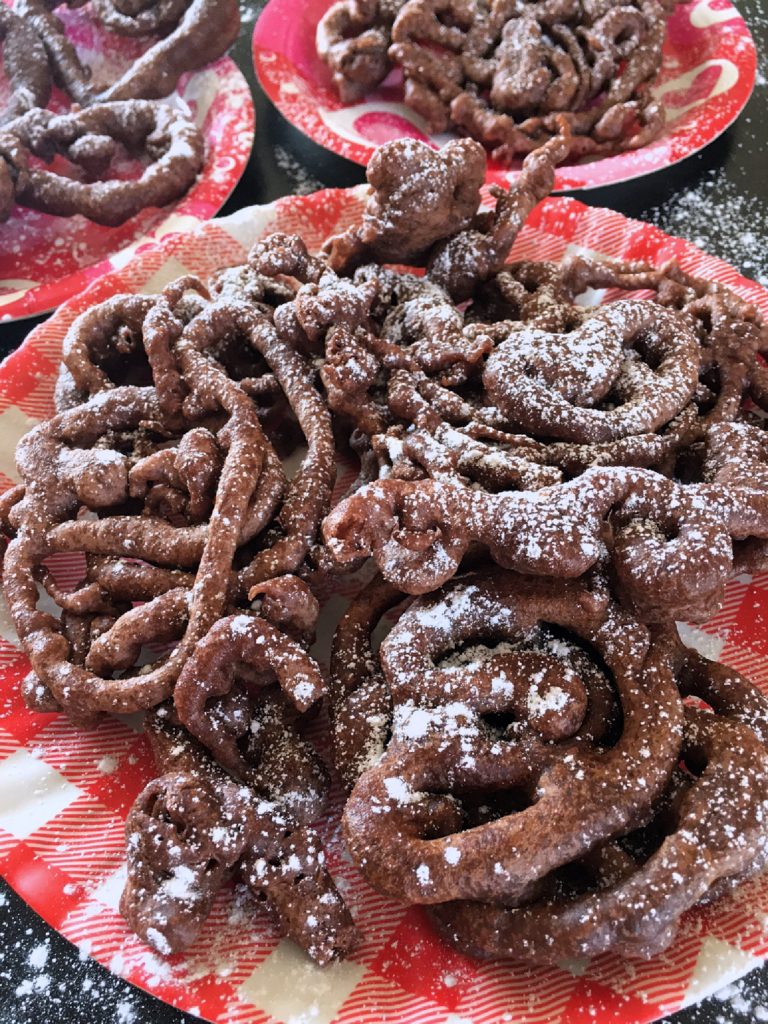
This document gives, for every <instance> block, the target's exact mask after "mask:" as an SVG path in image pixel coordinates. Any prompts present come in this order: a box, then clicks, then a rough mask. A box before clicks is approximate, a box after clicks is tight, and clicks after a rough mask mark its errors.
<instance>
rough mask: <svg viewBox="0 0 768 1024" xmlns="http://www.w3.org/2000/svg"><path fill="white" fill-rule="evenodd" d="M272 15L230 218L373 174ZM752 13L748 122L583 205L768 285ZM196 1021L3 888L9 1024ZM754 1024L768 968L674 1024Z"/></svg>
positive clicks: (764, 65)
mask: <svg viewBox="0 0 768 1024" xmlns="http://www.w3.org/2000/svg"><path fill="white" fill-rule="evenodd" d="M299 3H301V0H297V4H299ZM262 7H263V3H248V0H243V2H242V3H241V11H242V15H243V25H242V31H241V34H240V38H239V40H238V42H237V43H236V44H235V48H234V53H233V56H234V58H235V60H236V61H237V63H238V65H239V66H240V68H241V69H242V70H243V72H244V74H245V75H246V77H247V78H248V81H249V83H250V85H251V87H252V90H253V96H254V103H255V107H256V140H255V143H254V148H253V153H252V156H251V159H250V161H249V163H248V166H247V168H246V171H245V174H244V175H243V177H242V179H241V181H240V183H239V184H238V186H237V188H236V189H235V191H234V192H233V194H232V196H231V197H230V199H229V201H228V202H227V204H226V206H225V207H224V209H223V211H222V213H224V214H226V213H231V212H232V211H234V210H237V209H240V208H241V207H243V206H248V205H251V204H253V203H263V202H269V201H271V200H273V199H275V198H277V197H278V196H281V195H286V194H288V193H292V192H301V193H306V192H312V191H314V190H315V189H317V188H321V187H327V186H335V187H345V186H349V185H356V184H358V183H360V182H362V181H363V180H364V174H363V170H362V168H360V167H358V166H357V165H356V164H353V163H350V162H349V161H348V160H344V159H342V158H340V157H337V156H335V155H334V154H332V153H329V152H327V151H326V150H324V149H321V148H320V147H319V146H317V145H315V143H313V142H311V141H310V140H309V139H307V138H305V137H304V136H303V135H301V134H300V133H299V132H298V131H296V129H294V128H293V127H292V126H291V125H289V124H288V123H287V121H285V119H284V118H283V117H282V116H281V115H280V114H279V113H278V112H277V110H275V108H274V107H273V106H272V105H271V104H270V102H269V100H267V98H266V97H265V95H264V93H263V92H262V90H261V88H260V87H259V85H258V83H257V82H256V81H255V78H254V75H253V69H252V63H251V35H252V32H253V26H254V23H255V21H256V19H257V17H258V14H259V12H260V10H261V8H262ZM740 9H741V12H742V14H743V15H744V17H745V18H746V20H747V22H748V24H749V26H750V28H751V30H752V34H753V36H754V39H755V43H756V46H757V50H758V75H757V85H756V88H755V91H754V94H753V96H752V98H751V100H750V102H749V104H748V105H747V107H746V109H745V110H744V111H743V113H742V114H741V116H740V117H739V119H738V120H737V121H736V123H735V124H734V125H732V126H731V128H729V129H728V131H727V132H725V133H724V134H723V135H721V136H720V138H718V139H717V140H716V141H715V142H713V143H712V144H711V145H710V146H708V147H707V148H706V149H704V150H703V151H702V152H700V153H698V154H696V155H695V156H692V157H689V158H688V159H687V160H684V161H682V162H681V163H679V164H676V165H675V166H673V167H670V168H667V169H666V170H664V171H660V172H657V173H656V174H650V175H647V176H646V177H644V178H638V179H637V180H635V181H630V182H627V183H625V184H621V185H614V186H611V187H607V188H601V189H595V190H592V191H587V192H579V193H577V194H576V196H577V198H579V199H581V200H582V201H583V202H587V203H590V204H591V205H594V206H609V207H612V208H613V209H615V210H619V211H621V212H622V213H624V214H627V215H628V216H632V217H639V218H641V219H643V220H649V221H652V222H653V223H655V224H657V225H658V226H659V227H661V228H662V229H664V230H665V231H668V232H669V233H670V234H675V235H680V236H682V237H684V238H687V239H689V240H691V241H693V242H695V243H696V244H697V245H699V246H701V247H702V248H704V249H706V250H707V251H708V252H710V253H713V254H714V255H716V256H720V257H721V258H723V259H725V260H727V261H728V262H730V263H732V264H733V265H734V266H736V267H737V268H738V269H739V270H740V271H741V272H742V273H743V274H744V275H745V276H746V277H751V278H753V279H755V280H757V281H761V282H762V283H765V284H766V286H768V160H766V152H765V149H766V139H767V138H768V109H767V106H766V99H767V98H768V81H767V79H768V5H766V2H765V0H741V3H740ZM43 319H44V317H38V318H36V319H29V320H22V321H17V322H15V323H10V324H1V325H0V356H4V355H6V354H7V353H8V352H10V351H12V350H13V349H14V348H16V347H17V346H18V345H20V344H21V342H22V341H23V340H24V338H25V337H26V335H27V333H28V332H29V331H30V330H31V329H32V328H33V327H34V326H35V325H36V324H37V323H40V322H41V321H42V320H43ZM195 1019H196V1018H194V1017H191V1016H189V1015H188V1014H185V1013H180V1012H179V1011H177V1010H174V1009H172V1008H170V1007H168V1006H166V1005H165V1004H163V1003H160V1002H158V1001H157V1000H156V999H154V998H153V997H152V996H150V995H147V994H145V993H143V992H140V991H139V990H138V989H136V988H134V987H133V986H131V985H129V984H127V983H126V982H124V981H123V980H122V979H120V978H117V977H115V976H114V975H112V974H110V973H109V972H108V971H106V970H105V969H104V968H103V967H101V966H99V965H98V964H97V963H95V962H94V961H92V960H88V959H83V958H82V957H81V956H80V955H79V953H78V951H77V950H76V949H75V948H74V947H73V946H71V945H70V944H69V943H68V942H67V941H66V940H65V939H63V938H62V937H61V936H60V935H58V934H57V933H55V932H53V931H51V929H50V928H48V927H47V926H46V925H45V923H44V922H43V921H42V920H41V919H40V918H39V917H38V916H37V915H36V914H35V913H34V912H33V911H32V910H30V909H29V907H27V905H26V904H25V903H23V902H22V900H20V899H19V897H18V896H17V895H16V894H15V893H14V892H13V891H12V890H11V889H10V888H9V887H8V886H7V885H6V884H5V882H4V881H2V880H0V1024H54V1022H56V1024H112V1022H114V1024H148V1022H152V1024H192V1022H193V1021H194V1020H195ZM754 1021H768V964H767V965H766V967H764V968H758V969H757V970H755V971H753V972H752V973H751V974H750V975H748V976H747V978H746V979H745V980H744V981H742V982H741V983H740V984H739V985H738V986H736V987H735V988H733V987H731V988H730V989H729V990H727V991H726V992H725V993H724V994H723V993H721V994H720V998H717V997H715V998H710V999H707V1000H704V1001H703V1002H702V1003H700V1004H698V1005H697V1006H694V1007H689V1008H688V1009H687V1010H683V1011H681V1012H680V1013H677V1014H675V1015H674V1016H672V1017H670V1018H669V1019H668V1022H667V1024H753V1022H754ZM563 1024H568V1022H565V1021H564V1022H563ZM595 1024H603V1022H602V1021H597V1020H596V1021H595Z"/></svg>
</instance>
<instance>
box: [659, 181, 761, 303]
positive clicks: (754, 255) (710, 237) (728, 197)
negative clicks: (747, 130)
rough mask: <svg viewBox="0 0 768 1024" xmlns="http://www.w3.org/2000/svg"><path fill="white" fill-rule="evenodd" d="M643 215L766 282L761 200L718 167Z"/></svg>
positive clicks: (662, 227) (759, 282)
mask: <svg viewBox="0 0 768 1024" xmlns="http://www.w3.org/2000/svg"><path fill="white" fill-rule="evenodd" d="M647 218H648V219H649V220H650V221H651V222H652V223H654V224H656V225H657V226H658V227H660V228H661V229H662V230H663V231H666V232H668V233H669V234H671V235H678V236H680V237H681V238H685V239H687V240H688V241H689V242H693V244H694V245H698V246H699V247H700V248H702V249H705V250H706V251H707V252H709V253H711V254H712V255H713V256H719V257H720V259H723V260H725V261H726V262H727V263H732V264H733V265H734V266H735V267H736V268H737V269H738V270H740V271H741V273H742V274H744V275H745V276H746V277H749V278H751V279H753V280H755V281H757V282H758V284H762V285H766V286H768V214H766V212H765V204H764V203H762V202H760V201H759V200H758V198H757V197H756V196H754V195H750V193H749V192H748V191H746V189H745V188H744V187H739V186H738V185H736V184H735V183H734V182H732V181H730V180H729V179H728V177H727V176H726V173H725V171H724V170H722V169H720V168H717V169H713V170H710V171H708V172H707V173H706V174H705V175H704V176H703V177H702V179H701V180H700V181H699V182H698V183H697V184H695V185H692V186H691V187H690V188H687V189H683V191H681V192H678V193H677V195H675V196H673V197H672V198H671V199H669V200H667V201H666V202H665V203H664V204H663V205H662V206H657V207H655V208H654V209H652V210H649V211H648V213H647Z"/></svg>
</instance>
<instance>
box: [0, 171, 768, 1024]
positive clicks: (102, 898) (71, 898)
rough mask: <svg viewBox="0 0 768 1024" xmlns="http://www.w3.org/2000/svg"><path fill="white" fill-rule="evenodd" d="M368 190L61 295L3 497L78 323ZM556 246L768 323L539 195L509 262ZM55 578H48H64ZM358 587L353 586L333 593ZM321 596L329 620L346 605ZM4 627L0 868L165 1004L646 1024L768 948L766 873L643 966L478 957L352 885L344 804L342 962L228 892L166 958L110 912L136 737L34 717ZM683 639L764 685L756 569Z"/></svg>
mask: <svg viewBox="0 0 768 1024" xmlns="http://www.w3.org/2000/svg"><path fill="white" fill-rule="evenodd" d="M364 195H365V193H364V191H363V190H362V189H360V188H358V189H354V190H350V191H326V192H319V193H317V194H315V195H313V196H307V197H299V198H295V197H291V198H286V199H281V200H279V201H278V202H276V203H273V204H272V205H270V206H262V207H254V208H251V209H249V210H242V211H240V212H238V213H236V214H234V215H233V216H231V217H227V218H225V219H222V220H213V221H210V222H208V223H205V224H202V225H200V227H198V228H197V229H196V230H195V231H193V232H191V233H189V234H184V235H174V236H172V237H169V238H167V239H165V240H164V241H163V242H161V243H160V244H158V245H156V246H154V247H153V248H149V249H147V250H146V251H144V252H142V253H140V254H138V255H137V256H136V258H135V259H133V260H132V261H131V262H130V263H129V264H127V265H126V266H125V267H123V268H121V269H120V270H119V271H116V272H115V273H112V274H109V275H106V276H104V277H102V278H100V279H99V280H98V281H96V282H95V283H94V284H93V285H92V286H91V287H90V288H89V289H88V291H87V292H85V294H80V295H77V296H75V297H73V298H72V299H71V300H70V301H69V302H67V303H66V304H65V305H64V306H62V307H61V308H60V309H59V310H58V311H57V312H56V314H55V315H54V316H53V317H52V318H51V319H50V320H48V321H47V322H46V323H44V324H42V325H41V326H40V327H38V328H36V329H35V330H34V331H33V332H32V334H31V335H30V336H29V338H28V339H27V341H26V342H25V343H24V345H23V346H22V347H21V348H20V349H19V350H18V351H16V352H15V353H14V354H13V355H12V356H11V357H10V358H9V359H7V360H6V362H5V363H4V364H3V365H2V367H0V490H2V489H4V488H5V487H7V486H9V485H10V484H11V481H12V480H13V479H14V476H15V474H14V469H13V450H14V445H15V442H16V440H17V438H18V437H20V436H21V435H22V434H23V433H24V432H25V431H26V430H28V429H29V428H30V427H31V426H32V425H33V424H34V423H35V422H36V421H37V420H39V419H40V418H41V417H44V416H46V415H48V414H49V413H50V412H51V410H52V408H53V385H54V377H55V374H56V372H57V365H58V359H59V354H60V350H61V341H62V336H63V335H64V332H65V330H66V328H67V326H68V325H69V324H70V323H71V322H72V320H73V319H74V318H75V316H76V315H77V314H78V313H80V312H81V311H82V310H83V309H85V308H87V307H88V306H90V305H91V304H93V303H95V302H98V301H100V300H102V299H104V298H106V297H107V296H110V295H113V294H115V293H117V292H123V291H129V292H138V291H147V292H153V291H156V290H157V289H159V288H160V287H162V285H164V284H165V283H166V282H168V281H169V280H171V279H172V278H174V277H177V276H178V275H180V274H185V273H192V274H199V275H203V276H205V275H207V274H208V273H209V272H211V271H212V270H214V269H215V268H218V267H221V266H225V265H229V264H234V263H236V262H239V261H242V259H243V258H244V257H245V254H246V252H247V250H248V248H249V247H250V246H251V245H252V244H253V242H254V241H255V240H256V239H258V238H259V237H261V236H262V235H264V234H265V233H266V232H268V231H273V230H280V231H287V232H301V233H302V234H303V236H304V238H305V239H306V240H307V242H308V244H309V245H310V247H317V246H318V245H319V243H320V242H321V240H322V239H323V238H325V237H326V236H327V235H328V234H329V233H330V232H332V231H338V230H340V229H342V228H344V227H346V226H347V225H348V224H349V223H350V222H352V221H353V220H354V219H356V218H358V217H359V215H360V211H361V208H362V204H363V198H364ZM568 252H589V253H592V254H597V255H603V254H604V255H609V256H614V257H622V258H629V259H646V260H650V261H653V262H655V263H660V262H662V261H663V260H666V259H669V258H670V257H676V258H677V259H679V261H680V262H681V264H682V266H683V267H684V268H685V269H686V270H688V271H691V272H693V273H696V274H704V275H707V276H710V277H712V278H715V279H717V280H720V281H723V282H725V283H726V284H728V285H730V286H731V287H732V288H734V289H736V291H738V292H739V293H740V294H741V295H743V296H745V297H746V298H747V299H749V300H751V301H752V302H754V303H756V304H757V305H758V306H759V307H760V308H761V310H762V313H763V315H764V316H765V317H768V292H766V291H764V290H763V289H761V288H760V287H758V286H757V285H756V284H753V283H752V282H750V281H746V280H745V279H744V278H741V277H739V275H738V274H737V273H736V271H735V270H734V269H733V268H731V267H729V266H727V265H726V264H725V263H722V262H720V261H719V260H717V259H714V258H713V257H711V256H707V255H705V254H704V253H702V252H701V251H700V250H698V249H696V248H695V247H694V246H693V245H690V244H689V243H687V242H684V241H681V240H680V239H675V238H670V237H669V236H667V235H665V234H663V233H662V232H661V231H659V230H657V229H656V228H653V227H649V226H648V225H646V224H641V223H639V222H637V221H631V220H626V219H625V218H624V217H622V216H621V215H620V214H618V213H614V212H611V211H608V210H600V209H594V208H591V207H587V206H584V205H582V204H581V203H578V202H575V201H574V200H570V199H550V200H548V201H547V202H545V203H542V204H541V205H540V206H539V207H538V209H537V210H536V211H535V212H534V214H533V216H532V217H531V218H530V219H529V222H528V224H527V225H526V227H525V228H524V229H523V231H522V233H521V235H520V237H519V239H518V241H517V243H516V245H515V249H514V253H513V255H514V256H515V258H536V259H552V260H558V259H560V258H561V257H562V256H563V255H564V254H565V253H568ZM69 568H70V580H71V582H74V576H73V575H72V573H71V568H72V567H71V566H70V567H69ZM66 570H67V566H66V564H65V565H63V566H61V567H60V572H61V578H64V579H65V578H66ZM353 587H354V584H350V583H349V582H347V584H346V587H345V588H343V589H346V591H347V592H349V591H350V590H351V589H352V588H353ZM330 605H331V606H332V608H331V609H330V613H331V615H332V614H333V612H334V611H335V613H336V614H338V612H339V610H340V605H341V601H340V600H337V599H334V600H333V601H331V602H330ZM329 632H330V629H329V628H327V627H326V628H325V629H324V633H325V635H326V640H327V635H328V634H329ZM0 635H1V636H2V639H1V640H0V873H1V874H2V875H3V876H4V877H5V878H6V879H7V880H8V882H9V883H10V884H11V885H12V886H13V887H14V888H15V889H16V890H17V891H18V892H19V893H20V894H21V895H22V896H23V898H24V899H25V900H26V901H27V902H28V903H29V904H30V906H32V907H33V908H34V909H35V910H36V911H37V912H38V913H39V914H40V915H42V917H44V918H45V920H46V921H48V923H49V924H50V925H52V926H53V927H54V928H56V929H57V930H58V931H60V932H61V933H62V934H63V935H64V936H66V937H67V938H68V939H69V940H70V941H71V942H74V943H76V944H77V945H78V946H80V948H81V949H82V950H83V951H85V952H87V953H88V954H90V955H91V956H93V957H95V958H96V959H97V960H99V961H100V962H101V963H103V964H105V965H107V966H108V967H109V968H110V969H111V970H112V971H114V972H115V973H117V974H120V975H122V976H123V977H124V978H127V979H128V980H129V981H131V982H133V983H135V984H137V985H139V986H141V987H143V988H146V989H148V990H150V991H151V992H153V993H154V994H155V995H156V996H158V997H159V998H161V999H164V1000H166V1001H167V1002H169V1003H171V1004H173V1005H174V1006H177V1007H179V1008H182V1009H185V1010H192V1011H194V1012H195V1013H197V1014H199V1015H200V1016H202V1017H204V1018H207V1019H208V1020H211V1021H216V1022H222V1024H223V1022H225V1021H226V1022H227V1024H236V1022H237V1024H257V1022H258V1024H275V1022H280V1024H502V1022H510V1024H594V1022H595V1021H596V1020H597V1021H600V1022H606V1021H614V1022H621V1024H644V1022H647V1021H651V1020H655V1019H656V1018H658V1017H660V1016H662V1015H664V1014H666V1013H669V1012H671V1011H673V1010H676V1009H678V1008H679V1007H681V1006H683V1005H684V1004H687V1003H690V1002H693V1001H695V1000H698V999H700V998H701V997H703V996H704V995H706V994H708V993H709V992H711V991H713V990H715V989H717V988H719V987H721V986H722V985H724V984H726V983H729V982H730V981H732V980H734V979H735V978H736V977H738V976H740V975H742V974H744V973H745V972H746V971H748V970H749V969H750V968H751V967H753V966H754V965H756V964H758V963H759V962H760V961H761V960H762V959H763V958H765V957H766V956H768V925H767V924H766V922H767V921H768V875H767V876H766V877H764V878H762V879H757V880H753V881H751V882H749V883H747V884H746V885H744V886H743V887H742V888H741V889H740V890H739V891H738V892H736V893H734V894H732V895H729V896H728V897H727V898H725V899H723V900H722V901H720V902H719V903H717V904H716V905H714V906H712V907H705V908H701V909H698V910H696V911H694V912H693V913H691V914H689V915H688V916H687V918H686V920H685V923H684V926H683V928H682V930H681V933H680V936H679V938H678V940H677V941H676V942H675V944H674V945H673V946H672V947H671V949H669V950H668V951H667V952H666V953H664V954H663V955H661V956H659V957H657V958H656V959H655V960H652V961H651V962H649V963H642V962H626V961H621V960H619V959H617V958H615V957H613V956H601V957H598V958H597V959H595V960H593V961H591V962H583V963H570V964H564V965H562V967H556V968H547V969H534V970H530V969H525V968H523V967H516V966H514V965H509V964H500V963H496V964H478V963H474V962H472V961H471V960H469V959H466V958H465V957H463V956H461V955H459V954H458V953H455V952H452V951H450V950H448V949H446V948H444V947H443V946H442V945H441V944H440V942H439V941H438V940H437V938H435V936H434V935H433V934H432V933H431V931H430V929H429V927H428V926H427V925H426V924H425V922H424V920H423V918H422V915H421V913H420V912H419V911H418V910H416V909H406V908H404V907H402V906H399V905H396V904H394V903H392V902H390V901H388V900H386V899H383V898H382V897H381V896H379V895H377V894H376V893H374V892H373V891H372V890H371V889H370V888H368V886H367V885H366V884H365V883H364V882H363V880H362V879H361V877H360V875H359V874H358V873H357V871H356V870H355V869H354V868H353V866H352V865H351V863H350V862H349V859H348V858H347V857H346V856H345V854H344V851H343V848H342V843H341V838H340V834H339V820H338V807H339V803H340V799H339V796H338V794H336V802H335V807H336V812H335V813H333V814H331V815H329V816H328V817H327V818H326V819H325V820H324V821H323V822H321V824H320V831H321V833H322V835H323V837H324V840H325V842H326V844H327V850H328V861H329V865H330V869H331V871H332V873H333V875H334V877H335V878H336V879H337V880H339V882H340V886H341V887H342V889H343V890H344V892H345V894H346V895H347V897H348V898H349V900H350V903H351V906H352V908H353V911H354V914H355V916H356V918H357V920H358V921H359V922H360V924H361V927H362V930H363V932H364V935H365V941H364V944H363V946H362V948H361V949H360V950H358V951H357V953H355V955H354V956H353V957H352V958H351V959H350V960H348V961H346V962H345V963H341V964H338V965H335V966H332V967H330V968H327V969H325V970H320V969H318V968H316V967H314V966H312V965H311V964H310V962H309V961H308V960H307V959H306V958H305V957H304V955H303V954H302V953H300V952H299V951H298V949H296V948H295V947H294V946H293V945H292V944H291V943H290V942H287V941H280V940H279V939H278V938H277V937H276V936H275V934H274V933H273V931H271V930H270V926H269V924H268V923H266V922H265V921H264V920H263V919H262V918H261V917H259V916H258V915H257V914H256V913H255V912H251V911H248V912H246V911H245V910H244V909H243V908H242V907H241V908H239V909H237V910H235V911H233V909H232V906H233V904H232V898H231V894H230V893H229V892H227V893H224V894H222V897H221V899H220V900H218V901H217V903H216V905H215V907H214V910H213V913H212V915H211V918H210V920H209V921H208V923H207V924H206V926H205V927H204V929H203V931H202V933H201V935H200V937H199V939H198V941H197V942H196V943H195V945H194V946H193V948H192V949H191V950H190V951H189V952H188V953H187V954H186V955H183V956H175V957H172V958H171V959H170V960H168V961H162V960H161V959H160V958H159V957H157V956H155V955H154V954H152V953H150V952H148V950H147V949H146V947H144V946H143V945H142V944H141V942H140V941H139V940H138V939H136V938H135V937H134V936H132V935H131V934H130V933H129V932H128V931H127V929H126V927H125V925H124V923H123V921H122V919H121V918H120V916H119V914H118V913H117V901H118V897H119V895H120V890H121V888H122V884H123V879H124V874H123V822H124V818H125V815H126V812H127V810H128V808H129V806H130V805H131V803H132V802H133V800H134V798H135V797H136V795H137V793H138V792H139V790H140V789H141V788H142V786H143V785H144V783H145V782H146V781H147V780H148V779H149V778H150V777H151V775H152V764H151V759H150V756H149V753H148V750H147V746H146V745H145V741H144V739H143V737H142V736H141V735H140V733H138V732H137V731H135V730H134V729H132V728H131V726H130V725H128V724H126V723H125V722H123V721H119V720H117V719H114V718H110V719H108V720H106V721H104V722H103V724H101V725H100V726H99V727H98V728H97V729H94V730H93V731H91V732H79V731H77V730H75V729H74V728H73V727H72V726H71V725H69V724H68V723H67V721H66V720H65V719H64V718H63V717H59V716H55V715H42V714H33V713H32V712H30V711H28V710H27V709H26V708H25V707H24V706H23V705H22V702H21V698H20V696H19V692H18V691H19V687H18V683H19V680H20V679H21V678H22V676H23V675H24V673H25V672H26V671H27V662H26V659H25V658H24V657H23V656H22V655H21V654H20V653H19V652H18V651H17V650H16V649H15V647H14V646H13V644H12V629H11V627H10V625H9V622H8V617H7V612H3V614H2V616H0ZM687 636H688V637H689V638H690V639H691V640H692V641H693V642H694V643H695V644H696V645H697V646H698V647H699V648H700V649H701V650H703V651H704V652H705V653H707V654H709V655H710V656H711V657H722V659H723V660H724V661H726V662H728V663H730V664H732V665H734V666H736V667H737V668H739V669H741V670H742V671H744V672H746V673H747V674H748V675H750V676H751V677H752V678H753V679H754V680H755V681H756V682H757V683H758V684H760V685H762V686H764V687H765V688H766V689H768V576H766V577H761V578H759V579H754V580H749V579H746V578H743V579H740V580H738V581H737V582H735V583H733V584H732V586H731V588H730V590H729V592H728V598H727V601H726V603H725V607H724V608H723V610H722V611H721V612H720V613H719V614H718V615H717V617H716V618H715V619H713V620H712V622H710V623H709V624H708V625H706V626H705V627H703V628H698V629H691V630H688V632H687Z"/></svg>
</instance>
